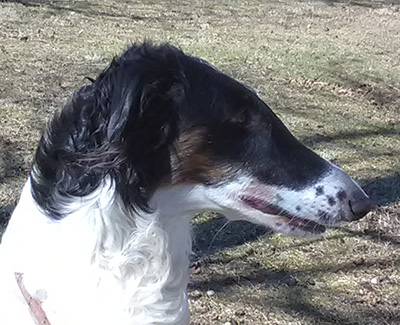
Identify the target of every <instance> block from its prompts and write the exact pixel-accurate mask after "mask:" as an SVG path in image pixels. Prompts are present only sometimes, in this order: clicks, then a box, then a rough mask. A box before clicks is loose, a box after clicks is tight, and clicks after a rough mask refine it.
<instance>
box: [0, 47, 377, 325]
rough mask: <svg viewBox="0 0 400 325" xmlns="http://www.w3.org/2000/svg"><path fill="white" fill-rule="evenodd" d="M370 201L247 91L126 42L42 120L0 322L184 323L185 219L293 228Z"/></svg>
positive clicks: (5, 258)
mask: <svg viewBox="0 0 400 325" xmlns="http://www.w3.org/2000/svg"><path fill="white" fill-rule="evenodd" d="M370 209H371V201H370V199H369V198H368V197H367V196H366V194H365V193H364V192H363V191H362V190H361V189H360V187H359V186H358V185H357V184H356V183H355V182H354V181H353V180H352V179H351V178H350V177H349V176H348V175H347V174H346V173H345V172H343V171H342V170H340V169H339V168H337V167H335V166H334V165H332V164H330V163H329V162H327V161H325V160H324V159H322V158H321V157H319V156H318V155H317V154H315V153H313V152H312V151H311V150H309V149H307V148H306V147H305V146H303V145H302V144H300V143H299V142H298V141H297V140H296V139H295V138H294V137H293V136H292V135H291V133H290V132H289V131H288V130H287V129H286V127H285V126H284V125H283V124H282V122H281V121H280V120H279V119H278V117H277V116H276V115H275V114H274V113H273V112H272V111H271V109H270V108H269V107H268V106H267V105H266V104H265V103H264V102H263V101H262V100H261V99H260V98H259V97H258V96H257V95H256V94H255V93H254V92H253V91H252V90H251V89H249V88H248V87H246V86H244V85H242V84H241V83H239V82H237V81H235V80H233V79H231V78H229V77H228V76H226V75H224V74H222V73H221V72H219V71H217V70H216V69H215V68H213V67H212V66H211V65H210V64H208V63H206V62H205V61H202V60H200V59H197V58H194V57H191V56H188V55H185V54H184V53H182V52H181V51H180V50H178V49H176V48H174V47H172V46H168V45H160V46H153V45H150V44H144V45H137V46H132V47H131V48H129V49H128V50H127V51H126V52H125V53H124V54H123V55H122V56H120V57H118V58H115V59H114V60H113V61H112V63H111V64H110V66H109V67H108V68H107V69H106V70H105V71H103V72H102V73H101V74H100V75H99V76H98V78H97V79H95V80H93V81H92V83H91V84H90V85H88V86H86V87H83V88H82V89H80V90H79V91H78V92H77V93H76V94H74V96H73V97H72V99H71V101H70V102H69V103H68V104H67V105H66V106H65V107H64V109H62V110H61V111H60V112H59V113H57V114H55V116H54V117H53V118H52V119H51V121H50V122H49V123H48V125H47V128H46V130H45V132H44V134H43V136H42V138H41V140H40V143H39V145H38V148H37V151H36V154H35V157H34V162H33V165H32V170H31V173H30V176H29V179H28V180H27V182H26V184H25V187H24V189H23V191H22V195H21V198H20V200H19V203H18V205H17V207H16V209H15V211H14V213H13V215H12V217H11V219H10V222H9V225H8V228H7V229H6V231H5V234H4V237H3V241H2V244H1V246H0V247H1V248H0V263H1V271H0V272H1V274H0V296H2V298H1V301H0V323H1V324H2V325H9V324H11V325H28V324H35V323H40V324H52V325H61V324H63V325H64V324H65V325H80V324H82V325H83V324H84V325H91V324H96V325H101V324H107V325H109V324H118V325H128V324H129V325H133V324H135V325H137V324H188V323H189V308H188V302H187V295H186V287H187V283H188V278H189V259H188V256H189V254H190V253H191V235H190V220H191V217H192V216H193V215H194V214H195V213H197V212H199V211H205V210H212V211H216V212H218V213H221V214H223V215H225V216H226V217H227V218H228V219H229V220H247V221H251V222H254V223H257V224H261V225H265V226H267V227H270V228H272V229H273V230H275V231H277V232H280V233H284V234H289V235H295V236H307V235H315V234H322V233H323V232H324V231H325V229H326V226H329V225H334V224H337V223H340V222H346V221H352V220H357V219H359V218H361V217H363V216H364V215H365V214H366V213H368V211H369V210H370Z"/></svg>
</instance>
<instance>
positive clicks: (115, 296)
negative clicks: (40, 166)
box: [3, 180, 192, 325]
mask: <svg viewBox="0 0 400 325" xmlns="http://www.w3.org/2000/svg"><path fill="white" fill-rule="evenodd" d="M174 195H175V194H174ZM66 207H67V208H68V207H69V208H71V209H70V210H71V211H73V212H71V213H70V214H69V215H68V216H66V217H65V218H64V219H62V220H60V221H56V222H54V221H49V220H48V218H47V217H46V216H45V215H44V214H43V213H42V212H41V211H40V210H39V209H38V208H37V205H36V204H35V202H34V200H33V199H32V196H31V191H30V184H29V180H28V182H27V184H26V186H25V188H24V191H23V194H22V196H21V200H20V204H19V205H18V207H17V209H16V210H15V212H14V216H13V218H12V220H11V222H10V229H9V231H8V235H6V236H5V237H4V238H3V239H4V240H3V241H4V245H3V246H4V247H3V249H7V248H10V250H11V251H10V252H9V254H8V256H10V258H11V257H12V256H18V258H14V259H12V260H10V261H9V265H10V267H12V268H13V269H14V271H17V272H20V273H23V274H24V282H25V285H26V288H27V290H28V292H29V293H30V295H31V296H32V297H33V298H35V299H36V300H38V301H39V302H41V304H42V307H43V310H44V311H45V313H46V315H47V317H48V318H49V320H50V323H51V324H77V325H78V324H79V325H80V324H99V325H100V324H120V325H128V324H129V325H131V324H188V323H189V308H188V304H187V298H186V287H187V283H188V278H189V258H188V257H189V254H190V252H191V236H190V219H191V216H192V213H190V212H185V211H184V210H183V209H181V208H180V207H181V205H180V204H179V201H177V200H175V198H174V196H173V195H172V194H170V193H169V192H168V191H161V192H159V193H158V194H157V195H154V196H153V198H152V200H151V201H150V208H151V211H152V212H151V213H142V212H134V211H132V210H127V209H126V208H125V207H124V206H123V204H122V202H121V200H120V199H119V197H118V195H117V194H116V193H115V191H114V189H113V187H112V185H111V183H110V182H107V183H105V184H104V185H103V186H101V187H100V188H99V189H98V190H96V193H93V195H91V196H90V197H85V198H81V199H76V198H75V199H74V198H71V202H66ZM28 228H29V231H27V229H28ZM11 234H12V236H11ZM16 249H18V250H20V252H19V251H18V252H16V251H15V250H16ZM33 256H35V258H32V257H33Z"/></svg>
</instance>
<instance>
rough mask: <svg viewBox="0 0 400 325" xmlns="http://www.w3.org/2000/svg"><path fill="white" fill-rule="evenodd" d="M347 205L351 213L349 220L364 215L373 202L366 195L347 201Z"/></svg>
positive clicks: (369, 209)
mask: <svg viewBox="0 0 400 325" xmlns="http://www.w3.org/2000/svg"><path fill="white" fill-rule="evenodd" d="M349 206H350V210H351V213H352V214H353V216H352V218H351V220H353V221H354V220H359V219H361V218H362V217H364V216H365V215H366V214H367V213H368V212H369V211H371V209H372V208H373V206H374V204H373V203H372V201H371V200H370V199H369V198H368V197H365V198H362V199H358V200H353V201H349Z"/></svg>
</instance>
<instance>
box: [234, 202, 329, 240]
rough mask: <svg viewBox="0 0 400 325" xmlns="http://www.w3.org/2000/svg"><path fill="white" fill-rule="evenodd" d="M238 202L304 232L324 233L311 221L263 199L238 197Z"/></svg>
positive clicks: (321, 227)
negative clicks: (275, 217)
mask: <svg viewBox="0 0 400 325" xmlns="http://www.w3.org/2000/svg"><path fill="white" fill-rule="evenodd" d="M240 200H241V201H242V202H243V203H245V204H246V205H248V206H250V207H251V208H253V209H256V210H259V211H261V212H263V213H265V214H270V215H275V216H278V217H279V218H280V220H281V221H282V222H284V223H285V224H287V225H289V226H292V227H295V228H299V229H302V230H304V231H307V232H310V233H314V234H322V233H324V232H325V231H326V227H325V226H323V225H321V224H319V223H317V222H315V221H312V220H307V219H303V218H299V217H296V216H294V215H292V214H290V213H289V212H287V211H285V210H284V209H282V208H280V207H278V206H276V205H274V204H271V203H268V202H266V201H265V200H263V199H260V198H257V197H252V196H246V195H243V196H240Z"/></svg>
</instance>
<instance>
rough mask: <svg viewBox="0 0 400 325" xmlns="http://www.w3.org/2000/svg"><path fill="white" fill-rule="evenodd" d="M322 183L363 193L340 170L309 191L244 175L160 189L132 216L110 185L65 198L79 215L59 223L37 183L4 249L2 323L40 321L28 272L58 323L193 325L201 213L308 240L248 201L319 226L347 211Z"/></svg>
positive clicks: (27, 192)
mask: <svg viewBox="0 0 400 325" xmlns="http://www.w3.org/2000/svg"><path fill="white" fill-rule="evenodd" d="M319 184H323V185H324V187H325V191H326V193H327V194H332V195H333V194H334V193H336V192H337V191H338V190H339V189H348V190H349V191H350V192H351V191H353V190H355V189H356V187H357V185H355V183H354V182H353V181H352V180H351V179H350V177H348V176H347V175H346V174H345V173H344V172H342V171H340V170H339V169H335V168H332V170H331V172H329V173H328V174H327V175H326V176H325V178H323V179H321V181H319V182H318V183H317V184H313V185H312V186H311V187H310V188H305V189H303V190H300V191H293V190H290V189H285V188H281V187H276V186H268V185H265V184H261V183H259V182H258V181H257V180H255V179H254V178H253V177H251V176H248V175H238V177H237V178H236V179H235V180H233V181H230V182H225V183H224V184H220V185H219V186H203V185H176V186H170V187H165V188H160V189H159V190H157V191H156V192H155V194H154V195H153V197H152V198H151V200H150V207H151V209H152V213H143V212H133V211H128V210H127V209H126V208H125V207H124V206H123V205H122V203H121V201H120V198H119V197H118V195H116V193H115V190H114V186H113V184H112V183H111V181H110V180H109V179H106V180H105V181H104V182H103V184H102V186H100V187H99V188H98V189H97V190H96V191H95V192H94V193H92V194H91V195H90V196H87V197H84V198H80V199H78V198H63V201H62V202H63V203H64V204H65V205H66V209H67V211H71V213H70V214H69V215H68V216H66V217H65V218H64V219H62V220H60V221H54V220H52V219H50V218H48V217H47V216H45V215H44V214H43V213H42V212H41V211H40V210H39V209H38V207H37V205H36V203H35V202H34V200H33V198H32V194H31V186H30V181H29V180H28V181H27V183H26V185H25V187H24V189H23V192H22V195H21V199H20V202H19V203H18V205H17V207H16V209H15V211H14V213H13V215H12V218H11V220H10V223H9V226H8V228H7V230H6V232H5V234H4V237H3V242H2V245H1V246H0V263H1V269H0V270H1V271H0V272H1V274H0V285H1V290H0V324H12V325H13V324H26V325H29V324H33V323H34V322H33V321H32V317H30V315H29V309H28V308H27V305H26V303H25V301H24V299H23V297H22V296H21V293H20V290H19V288H18V286H17V285H16V281H15V277H14V272H19V273H23V274H24V283H25V287H26V288H27V290H28V292H29V293H30V294H31V295H32V296H33V297H34V298H36V299H37V300H39V301H41V302H42V307H43V309H44V311H45V313H46V315H47V317H48V318H49V320H50V322H51V324H52V325H81V324H82V325H83V324H85V325H87V324H97V325H102V324H119V325H133V324H177V325H178V324H188V323H189V309H188V303H187V297H186V286H187V283H188V278H189V273H188V272H189V259H188V257H189V254H190V252H191V238H190V219H191V217H192V216H193V215H194V214H195V213H196V212H199V211H203V210H213V211H216V212H220V213H222V214H224V215H225V216H226V217H227V218H228V219H231V220H239V219H241V220H248V221H251V222H255V223H259V224H262V225H266V226H269V227H271V228H273V229H275V230H277V231H280V232H283V233H286V234H294V235H300V236H304V235H307V234H306V232H305V231H302V230H298V229H293V227H290V226H288V225H286V224H284V223H282V218H281V217H280V216H276V215H270V214H266V213H263V212H261V211H259V210H257V209H254V208H251V207H249V206H248V205H247V204H245V203H244V202H243V201H242V200H241V199H240V197H241V195H243V194H245V195H247V196H251V197H255V198H261V199H263V200H265V201H266V202H272V203H274V204H277V205H280V206H281V208H282V209H285V210H286V211H289V212H292V210H293V209H294V207H296V205H301V207H302V211H303V212H301V213H302V214H304V216H303V215H302V214H300V217H304V218H308V219H311V220H312V219H314V220H315V221H318V218H317V217H316V216H317V215H318V214H317V213H316V210H315V209H317V208H321V206H322V207H324V208H326V209H330V210H329V211H330V212H331V213H332V215H333V216H336V215H338V214H343V213H344V212H343V211H342V209H343V207H342V206H341V205H340V204H339V203H338V204H337V205H335V206H327V205H324V202H322V201H321V200H322V199H321V198H320V197H318V196H316V194H315V187H316V186H318V185H319ZM357 188H358V187H357ZM358 189H359V188H358ZM278 197H280V201H279V200H278ZM321 197H322V196H321ZM325 199H326V198H325ZM334 209H336V210H335V211H333V210H334ZM347 209H348V207H347ZM293 211H294V210H293ZM346 213H351V211H347V212H346ZM325 222H326V220H325ZM328 222H329V220H328ZM334 222H336V220H332V223H334Z"/></svg>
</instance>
